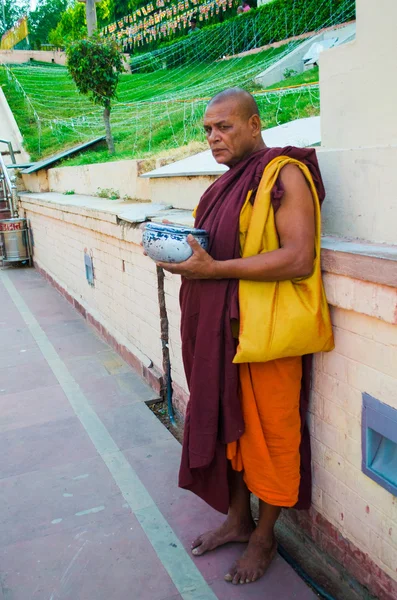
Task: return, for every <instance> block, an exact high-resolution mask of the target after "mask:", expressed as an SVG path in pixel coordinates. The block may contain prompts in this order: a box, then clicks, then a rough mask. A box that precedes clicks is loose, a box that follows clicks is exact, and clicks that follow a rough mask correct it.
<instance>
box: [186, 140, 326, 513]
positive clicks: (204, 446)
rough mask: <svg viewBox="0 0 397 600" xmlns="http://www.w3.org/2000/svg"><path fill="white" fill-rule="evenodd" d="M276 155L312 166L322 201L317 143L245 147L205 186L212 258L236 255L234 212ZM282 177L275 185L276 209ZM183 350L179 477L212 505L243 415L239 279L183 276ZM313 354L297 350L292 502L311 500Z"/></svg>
mask: <svg viewBox="0 0 397 600" xmlns="http://www.w3.org/2000/svg"><path fill="white" fill-rule="evenodd" d="M280 155H286V156H290V157H292V158H295V159H297V160H300V161H301V162H303V163H304V164H305V165H306V166H307V167H308V168H309V170H310V173H311V175H312V177H313V180H314V183H315V185H316V188H317V192H318V195H319V198H320V202H322V201H323V199H324V196H325V192H324V186H323V183H322V179H321V175H320V171H319V167H318V163H317V157H316V153H315V150H313V149H302V148H294V147H292V146H287V147H286V148H265V149H263V150H259V151H258V152H255V153H254V154H251V156H249V157H248V158H246V159H244V160H242V161H241V162H239V163H238V164H237V165H235V166H234V167H232V168H231V169H230V170H229V171H227V172H226V173H224V175H222V176H221V177H220V178H219V179H218V180H217V181H215V183H213V184H212V185H211V186H210V187H209V188H208V190H207V191H206V192H205V193H204V194H203V196H202V198H201V200H200V203H199V206H198V209H197V215H196V222H195V226H196V227H198V228H200V229H205V230H206V231H207V232H208V233H209V240H210V242H209V250H208V251H209V254H210V255H211V256H212V257H213V258H214V259H215V260H228V259H233V258H240V237H239V224H240V212H241V209H242V207H243V205H244V202H245V200H246V197H247V194H248V192H249V191H250V190H253V192H254V195H255V193H256V190H257V189H258V186H259V183H260V180H261V177H262V175H263V171H264V169H265V167H266V165H267V164H268V163H269V162H270V161H271V160H273V159H274V158H275V157H277V156H280ZM282 194H283V190H282V188H281V184H280V183H278V185H276V186H275V190H274V191H273V195H272V196H273V206H274V209H275V210H277V208H278V206H279V202H280V197H281V196H282ZM180 303H181V311H182V321H181V336H182V355H183V362H184V367H185V372H186V378H187V382H188V386H189V390H190V400H189V403H188V407H187V412H186V420H185V436H184V442H183V450H182V461H181V468H180V472H179V485H180V487H182V488H185V489H188V490H191V491H192V492H194V493H195V494H197V495H198V496H200V497H201V498H202V499H203V500H205V501H206V502H207V503H208V504H209V505H211V506H212V507H213V508H215V509H217V510H218V511H220V512H223V513H227V511H228V508H229V486H228V465H227V462H228V461H227V458H226V444H228V443H230V442H233V441H235V440H237V439H239V438H240V437H241V435H242V434H243V432H244V421H243V416H242V411H241V405H240V399H239V385H238V365H236V364H233V358H234V355H235V353H236V344H237V341H236V340H235V339H234V338H233V335H232V327H231V321H232V319H238V281H237V280H233V279H222V280H200V279H197V280H191V279H190V280H186V279H184V280H183V281H182V288H181V294H180ZM311 362H312V357H311V356H307V357H304V358H303V376H302V387H301V422H302V442H301V485H300V491H299V500H298V504H297V506H296V507H297V508H309V507H310V502H311V465H310V462H311V456H310V439H309V432H308V429H307V425H306V412H307V408H308V402H309V392H310V373H311Z"/></svg>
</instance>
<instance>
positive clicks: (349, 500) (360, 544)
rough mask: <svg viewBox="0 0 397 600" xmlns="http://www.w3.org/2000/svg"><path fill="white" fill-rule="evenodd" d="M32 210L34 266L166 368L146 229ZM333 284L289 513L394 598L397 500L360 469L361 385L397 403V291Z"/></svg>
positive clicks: (174, 331)
mask: <svg viewBox="0 0 397 600" xmlns="http://www.w3.org/2000/svg"><path fill="white" fill-rule="evenodd" d="M23 207H24V209H25V210H26V212H27V216H28V218H29V220H30V222H31V226H32V229H33V234H34V259H35V262H36V264H37V265H38V266H39V267H40V268H41V269H43V270H44V271H46V272H47V273H49V275H50V276H51V277H53V278H54V280H55V281H56V282H58V284H60V285H61V286H62V287H63V288H64V289H65V290H66V291H67V293H68V294H70V295H71V296H72V297H73V298H75V299H76V300H77V301H78V302H79V304H81V306H83V307H85V309H87V310H89V312H90V314H91V315H93V318H94V319H96V320H97V321H98V322H100V323H101V325H102V326H103V329H104V331H108V332H110V333H111V334H112V335H113V336H114V337H115V338H116V339H117V340H119V341H120V342H122V343H123V344H125V346H126V347H127V348H129V349H130V351H131V352H132V354H133V355H134V354H135V355H137V356H138V359H139V360H146V361H147V362H146V366H147V364H149V363H150V361H152V362H153V365H154V370H155V372H160V371H161V365H162V354H161V343H160V327H159V310H158V302H157V278H156V271H155V267H154V264H153V263H152V261H150V259H148V258H146V257H144V256H143V255H142V251H141V248H140V246H139V242H140V239H141V234H140V231H139V229H137V228H134V227H130V228H128V227H123V226H121V225H119V224H117V219H115V218H114V219H113V220H112V218H111V217H109V215H107V216H106V217H105V216H103V218H101V217H100V214H99V213H98V212H96V213H95V218H94V217H90V216H89V215H88V213H87V209H85V212H84V214H78V211H77V209H73V210H75V212H73V210H72V209H71V208H70V207H69V208H68V209H67V212H61V211H60V210H59V208H58V207H51V205H50V204H48V205H44V204H43V203H41V204H39V203H35V202H34V201H33V200H25V201H24V203H23ZM93 214H94V213H93ZM84 249H86V250H87V251H88V252H89V253H90V254H91V255H92V257H93V262H94V269H95V287H90V286H89V285H88V283H87V281H86V279H85V272H84V261H83V253H84ZM324 282H325V286H326V290H327V295H328V299H329V302H330V304H331V311H332V320H333V324H334V327H335V341H336V349H335V351H334V352H332V353H329V354H325V355H318V356H316V359H315V369H314V374H313V391H312V402H311V410H310V415H309V424H310V429H311V435H312V444H313V474H314V503H313V509H312V511H311V512H310V513H308V514H304V515H300V516H293V513H291V519H295V520H296V519H298V520H299V523H300V524H301V525H302V527H304V528H305V530H307V531H308V532H309V533H310V534H311V535H312V537H313V538H314V539H315V541H316V542H317V543H319V544H320V545H321V544H322V545H323V546H324V548H325V549H326V551H327V552H330V553H332V554H333V556H334V558H336V559H337V560H339V561H340V562H343V561H344V564H345V566H346V567H347V569H348V570H350V571H351V572H352V574H353V576H356V577H357V579H359V580H360V581H361V583H363V584H364V585H368V586H369V587H370V588H371V589H372V590H376V593H377V594H379V597H381V598H390V599H391V598H393V597H396V595H397V498H396V497H394V496H393V495H392V494H390V493H389V492H387V491H386V490H384V489H383V488H382V487H380V486H379V485H378V484H376V483H375V482H373V481H372V480H371V479H369V478H368V477H367V476H365V475H364V474H363V473H362V472H361V409H362V393H363V392H367V393H369V394H371V395H373V396H375V397H376V398H378V399H379V400H381V401H382V402H384V403H386V404H389V405H391V406H393V407H395V408H397V348H396V345H397V333H396V330H397V328H396V324H397V310H396V309H397V290H396V288H393V287H391V286H388V285H378V284H376V283H374V282H372V283H371V282H367V281H360V280H358V279H353V278H351V277H346V276H343V275H341V274H335V273H325V274H324ZM165 293H166V305H167V311H168V319H169V332H170V356H171V363H172V373H173V380H174V390H175V404H176V408H177V409H178V410H179V411H180V412H181V413H183V412H184V410H185V406H186V400H187V393H186V380H185V376H184V373H183V365H182V359H181V343H180V336H179V324H180V312H179V303H178V295H179V280H178V278H177V277H172V276H170V275H168V274H167V275H166V278H165ZM342 557H343V560H342ZM369 573H370V575H368V574H369ZM371 578H372V579H371ZM395 592H396V594H395Z"/></svg>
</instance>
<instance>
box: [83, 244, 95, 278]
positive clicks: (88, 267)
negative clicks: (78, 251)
mask: <svg viewBox="0 0 397 600" xmlns="http://www.w3.org/2000/svg"><path fill="white" fill-rule="evenodd" d="M84 265H85V277H86V279H87V281H88V283H89V284H90V285H92V286H93V285H94V265H93V263H92V256H90V255H89V254H88V252H84Z"/></svg>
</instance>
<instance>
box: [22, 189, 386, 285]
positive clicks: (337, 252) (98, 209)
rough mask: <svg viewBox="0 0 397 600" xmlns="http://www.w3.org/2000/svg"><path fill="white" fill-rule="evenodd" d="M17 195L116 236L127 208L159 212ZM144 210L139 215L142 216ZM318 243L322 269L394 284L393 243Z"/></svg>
mask: <svg viewBox="0 0 397 600" xmlns="http://www.w3.org/2000/svg"><path fill="white" fill-rule="evenodd" d="M20 198H21V204H22V208H26V209H27V210H31V211H33V212H36V213H40V209H41V210H43V213H46V215H47V216H51V217H52V218H54V219H59V220H64V221H69V220H70V221H71V222H72V223H73V224H76V225H80V226H82V227H86V228H92V229H94V230H95V231H99V232H100V233H104V234H105V235H110V236H113V237H115V238H118V239H125V235H124V232H123V231H122V229H123V226H121V227H120V217H119V216H118V215H123V214H125V213H126V211H127V210H129V211H131V214H133V212H134V211H135V209H136V211H137V215H138V212H139V213H140V211H142V210H143V211H144V212H145V211H148V212H149V213H150V211H151V210H153V211H154V212H156V211H157V213H158V211H159V205H157V204H151V203H141V204H140V203H129V202H125V201H111V200H106V199H102V198H95V197H93V196H82V195H77V194H76V195H71V196H65V195H63V194H59V193H51V192H48V193H29V192H23V193H21V194H20ZM166 208H167V207H166V205H164V209H166ZM48 211H50V214H48ZM144 212H143V213H142V215H144ZM171 212H172V211H171ZM175 212H176V213H177V212H178V213H180V210H178V209H175ZM158 214H159V213H158ZM72 215H76V216H79V217H83V218H86V219H87V220H86V221H85V222H81V223H80V222H79V223H76V222H75V220H74V219H72ZM148 218H150V217H148ZM167 218H170V211H169V210H168V211H167ZM88 219H90V220H88ZM137 219H138V217H137ZM138 220H141V221H142V220H145V219H144V218H143V217H142V218H141V219H138ZM101 221H102V222H106V223H107V225H109V224H111V225H113V226H114V227H112V228H111V229H109V228H106V229H104V228H103V227H102V226H101V225H100V222H101ZM137 222H138V221H137ZM132 227H134V225H132ZM135 227H136V226H135ZM127 241H128V240H127ZM131 241H132V240H131ZM133 241H135V240H133ZM321 245H322V253H321V258H322V260H321V263H322V270H323V271H325V272H327V273H331V274H334V275H343V276H346V277H350V278H352V279H357V280H359V281H368V282H371V283H375V284H379V285H386V286H390V287H397V246H391V245H387V244H374V243H369V242H366V241H362V240H350V239H346V238H340V237H336V236H323V237H322V242H321Z"/></svg>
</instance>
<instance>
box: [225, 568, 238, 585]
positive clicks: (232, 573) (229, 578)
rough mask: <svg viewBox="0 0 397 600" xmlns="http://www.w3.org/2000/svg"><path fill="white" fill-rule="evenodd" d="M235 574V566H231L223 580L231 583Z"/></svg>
mask: <svg viewBox="0 0 397 600" xmlns="http://www.w3.org/2000/svg"><path fill="white" fill-rule="evenodd" d="M235 575H236V568H235V567H233V568H232V569H230V571H229V573H227V574H226V575H225V578H224V579H225V581H228V582H229V583H233V580H234V576H235Z"/></svg>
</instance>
